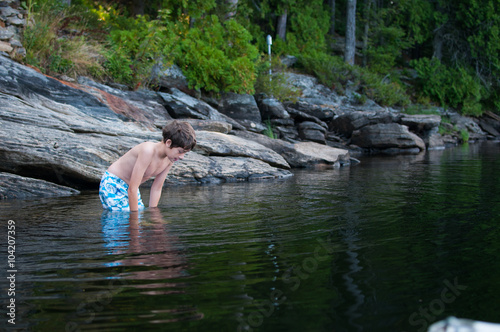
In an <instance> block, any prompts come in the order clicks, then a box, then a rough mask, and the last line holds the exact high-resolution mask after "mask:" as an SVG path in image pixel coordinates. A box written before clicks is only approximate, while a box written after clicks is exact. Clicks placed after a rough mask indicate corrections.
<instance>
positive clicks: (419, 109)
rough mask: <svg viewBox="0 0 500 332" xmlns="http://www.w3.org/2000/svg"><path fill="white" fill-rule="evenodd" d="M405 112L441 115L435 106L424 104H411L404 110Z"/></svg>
mask: <svg viewBox="0 0 500 332" xmlns="http://www.w3.org/2000/svg"><path fill="white" fill-rule="evenodd" d="M403 113H405V114H410V115H415V114H426V115H440V113H439V111H438V110H437V109H436V108H435V107H430V108H429V107H426V106H424V105H422V104H411V105H409V106H408V107H406V108H405V109H404V110H403Z"/></svg>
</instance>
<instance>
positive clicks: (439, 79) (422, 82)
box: [411, 58, 484, 116]
mask: <svg viewBox="0 0 500 332" xmlns="http://www.w3.org/2000/svg"><path fill="white" fill-rule="evenodd" d="M411 65H412V66H413V67H414V68H415V70H416V71H417V74H418V80H417V83H418V85H419V87H420V89H421V93H422V94H423V95H425V96H429V97H430V98H432V99H433V100H435V101H437V102H439V104H440V105H441V106H443V107H446V106H449V107H453V108H456V109H458V110H459V111H460V112H461V113H462V114H464V115H473V116H479V115H481V114H482V105H481V100H482V96H483V92H484V89H483V88H482V86H481V84H480V82H478V80H477V79H475V78H474V76H472V75H471V74H470V73H469V72H468V71H467V70H466V69H465V68H464V67H459V68H457V69H453V68H449V67H447V66H445V65H443V64H442V63H441V62H440V61H439V60H438V59H435V58H433V59H432V60H430V59H428V58H422V59H419V60H414V61H412V62H411Z"/></svg>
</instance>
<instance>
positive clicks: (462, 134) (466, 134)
mask: <svg viewBox="0 0 500 332" xmlns="http://www.w3.org/2000/svg"><path fill="white" fill-rule="evenodd" d="M460 138H461V139H462V142H464V143H466V142H468V141H469V131H468V130H467V129H462V130H460Z"/></svg>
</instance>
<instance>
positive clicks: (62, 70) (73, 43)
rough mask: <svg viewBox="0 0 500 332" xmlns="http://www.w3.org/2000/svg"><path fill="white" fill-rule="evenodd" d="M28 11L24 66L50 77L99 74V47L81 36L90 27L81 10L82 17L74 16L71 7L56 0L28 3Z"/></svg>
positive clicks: (24, 38)
mask: <svg viewBox="0 0 500 332" xmlns="http://www.w3.org/2000/svg"><path fill="white" fill-rule="evenodd" d="M28 10H29V12H30V14H29V17H31V18H33V19H32V20H30V22H31V24H28V26H27V27H26V29H24V32H23V45H24V47H25V49H26V58H25V59H24V61H25V62H26V63H27V64H30V65H32V66H35V67H38V68H39V69H40V70H41V71H42V72H44V73H46V74H49V75H55V74H65V75H67V76H72V77H76V76H78V75H89V74H91V75H93V76H99V75H101V74H102V67H101V66H100V64H99V57H98V54H99V52H100V47H99V45H98V44H97V43H93V42H91V41H90V40H88V39H87V38H86V37H84V36H83V35H82V34H81V33H80V32H81V31H84V30H85V29H87V28H88V25H89V24H90V23H89V17H87V16H85V15H83V14H84V13H83V12H82V11H81V10H80V13H82V14H81V15H76V14H74V12H73V11H72V8H71V7H67V6H63V5H62V4H61V3H60V2H59V1H55V0H54V1H44V2H41V3H40V4H38V3H33V2H30V6H28ZM67 31H72V33H68V32H67Z"/></svg>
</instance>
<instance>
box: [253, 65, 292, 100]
mask: <svg viewBox="0 0 500 332" xmlns="http://www.w3.org/2000/svg"><path fill="white" fill-rule="evenodd" d="M256 68H257V80H256V81H255V92H256V93H264V94H265V95H267V96H270V97H273V98H276V99H277V100H279V101H281V102H283V101H293V102H295V101H297V98H298V97H299V96H300V95H301V91H299V90H298V89H296V88H294V87H292V86H290V85H289V84H288V82H287V79H286V68H285V66H284V65H283V64H282V63H281V60H280V59H279V56H274V57H272V64H270V63H269V57H268V55H264V56H262V57H261V58H260V61H258V62H257V66H256ZM269 68H271V77H270V76H269Z"/></svg>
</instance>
